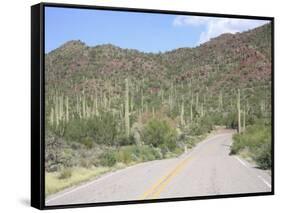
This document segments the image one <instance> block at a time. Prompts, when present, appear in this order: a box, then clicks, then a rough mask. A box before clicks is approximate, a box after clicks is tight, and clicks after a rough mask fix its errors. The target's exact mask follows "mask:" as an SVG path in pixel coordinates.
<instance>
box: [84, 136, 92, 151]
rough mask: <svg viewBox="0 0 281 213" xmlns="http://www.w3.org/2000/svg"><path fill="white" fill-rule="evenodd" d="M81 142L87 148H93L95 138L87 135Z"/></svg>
mask: <svg viewBox="0 0 281 213" xmlns="http://www.w3.org/2000/svg"><path fill="white" fill-rule="evenodd" d="M81 143H82V144H83V145H84V146H85V147H86V148H87V149H91V148H92V147H93V139H92V138H90V137H85V138H83V139H82V140H81Z"/></svg>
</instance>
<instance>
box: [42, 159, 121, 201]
mask: <svg viewBox="0 0 281 213" xmlns="http://www.w3.org/2000/svg"><path fill="white" fill-rule="evenodd" d="M124 167H125V165H123V164H117V165H116V166H114V167H111V168H110V167H92V168H82V167H75V168H72V169H71V176H69V177H67V178H61V173H60V172H46V176H45V182H46V184H45V193H46V196H49V195H51V194H54V193H56V192H59V191H61V190H63V189H65V188H68V187H71V186H74V185H77V184H80V183H83V182H86V181H89V180H92V179H95V178H97V177H99V176H101V175H102V174H104V173H107V172H110V171H114V170H117V169H121V168H124Z"/></svg>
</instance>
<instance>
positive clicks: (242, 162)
mask: <svg viewBox="0 0 281 213" xmlns="http://www.w3.org/2000/svg"><path fill="white" fill-rule="evenodd" d="M234 157H235V158H236V160H238V161H239V162H240V163H241V164H242V165H243V166H245V167H246V168H248V169H249V167H248V166H247V165H246V163H245V162H244V161H243V160H241V159H240V158H239V157H238V156H234ZM257 177H258V178H259V179H260V180H261V181H262V182H263V183H264V184H265V185H266V186H267V187H269V188H271V184H270V183H269V182H267V181H266V180H265V179H264V178H263V177H262V176H260V175H258V176H257Z"/></svg>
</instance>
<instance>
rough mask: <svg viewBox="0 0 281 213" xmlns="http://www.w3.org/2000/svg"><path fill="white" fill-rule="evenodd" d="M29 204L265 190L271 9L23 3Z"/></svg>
mask: <svg viewBox="0 0 281 213" xmlns="http://www.w3.org/2000/svg"><path fill="white" fill-rule="evenodd" d="M31 52H32V54H31V62H32V63H31V96H32V102H31V114H32V117H31V121H32V122H31V123H32V126H31V130H32V134H31V205H32V206H33V207H36V208H38V209H53V208H67V207H85V206H100V205H115V204H131V203H152V202H162V201H180V200H194V199H211V198H225V197H244V196H257V195H273V194H274V18H273V17H261V16H249V15H230V14H211V13H195V12H185V11H164V10H150V9H139V8H138V9H136V8H134V9H133V8H115V7H101V6H85V5H71V4H54V3H40V4H37V5H34V6H32V7H31Z"/></svg>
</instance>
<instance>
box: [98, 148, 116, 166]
mask: <svg viewBox="0 0 281 213" xmlns="http://www.w3.org/2000/svg"><path fill="white" fill-rule="evenodd" d="M116 162H117V159H116V154H115V152H114V151H111V150H110V151H106V152H104V153H102V154H101V156H100V162H99V163H100V165H102V166H108V167H112V166H114V165H115V164H116Z"/></svg>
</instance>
